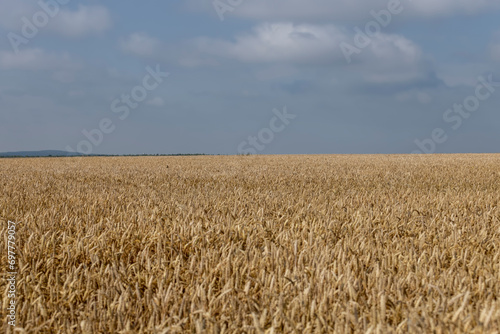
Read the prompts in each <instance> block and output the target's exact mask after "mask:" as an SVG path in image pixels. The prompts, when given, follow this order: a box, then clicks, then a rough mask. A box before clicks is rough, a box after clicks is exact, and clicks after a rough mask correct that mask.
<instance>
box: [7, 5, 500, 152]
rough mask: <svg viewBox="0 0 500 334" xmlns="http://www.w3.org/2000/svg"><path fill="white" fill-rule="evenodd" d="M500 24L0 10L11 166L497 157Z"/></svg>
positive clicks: (463, 19) (162, 8)
mask: <svg viewBox="0 0 500 334" xmlns="http://www.w3.org/2000/svg"><path fill="white" fill-rule="evenodd" d="M499 14H500V3H499V2H498V1H493V0H481V1H478V0H420V1H410V0H400V1H398V0H359V1H347V0H251V1H250V0H220V1H219V0H216V1H213V0H207V1H205V0H184V1H175V2H174V1H170V2H168V1H144V2H141V3H140V4H139V2H137V1H126V0H125V1H107V2H102V1H92V0H90V1H77V0H73V1H71V0H41V1H22V0H0V36H1V37H0V151H1V152H4V151H20V150H43V149H58V150H75V151H80V152H83V153H104V154H124V153H125V154H138V153H214V154H239V153H259V154H287V153H292V154H304V153H305V154H308V153H412V152H413V153H419V152H422V153H454V152H499V151H500V149H499V148H500V134H499V127H500V108H499V107H500V85H499V84H498V83H497V82H500V20H499ZM33 28H34V30H33ZM370 29H371V30H370ZM167 72H168V75H167V74H166V73H167ZM155 73H156V74H155ZM479 78H482V79H479ZM127 97H128V102H126V101H127V100H126V99H127Z"/></svg>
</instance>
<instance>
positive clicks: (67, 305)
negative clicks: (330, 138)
mask: <svg viewBox="0 0 500 334" xmlns="http://www.w3.org/2000/svg"><path fill="white" fill-rule="evenodd" d="M499 205H500V155H493V154H491V155H488V154H479V155H425V156H418V155H366V156H361V155H360V156H357V155H308V156H305V155H304V156H300V155H297V156H194V157H88V158H87V157H85V158H36V159H1V160H0V224H1V225H0V232H1V235H0V249H1V251H0V266H1V267H0V273H2V274H3V273H4V272H7V271H8V265H7V263H8V257H7V243H8V238H7V237H8V233H7V223H8V220H10V221H13V222H15V223H16V234H15V241H16V247H17V249H16V257H17V258H16V261H17V263H18V269H17V275H16V326H10V325H8V323H7V320H6V319H7V315H8V313H7V312H8V311H7V307H8V306H9V305H8V303H9V299H8V298H7V290H8V283H7V281H6V280H5V279H4V278H3V277H2V279H0V293H1V300H2V309H1V311H0V316H1V318H0V331H2V333H4V332H11V333H14V332H16V333H258V334H260V333H499V329H500V300H499V298H500V209H499ZM2 276H3V275H2Z"/></svg>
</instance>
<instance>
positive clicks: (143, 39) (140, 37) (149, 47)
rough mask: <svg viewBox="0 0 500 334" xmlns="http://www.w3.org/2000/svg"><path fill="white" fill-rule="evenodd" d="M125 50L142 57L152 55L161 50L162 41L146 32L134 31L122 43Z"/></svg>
mask: <svg viewBox="0 0 500 334" xmlns="http://www.w3.org/2000/svg"><path fill="white" fill-rule="evenodd" d="M120 46H121V48H122V50H123V51H125V52H128V53H131V54H135V55H138V56H142V57H150V56H153V55H155V54H156V53H158V52H159V51H160V47H161V42H160V41H159V40H158V39H156V38H153V37H150V36H148V35H147V34H144V33H134V34H132V35H130V36H129V37H127V38H126V39H125V40H123V41H122V42H121V43H120Z"/></svg>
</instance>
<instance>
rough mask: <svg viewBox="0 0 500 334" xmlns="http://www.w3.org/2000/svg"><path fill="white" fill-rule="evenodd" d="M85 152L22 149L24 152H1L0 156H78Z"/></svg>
mask: <svg viewBox="0 0 500 334" xmlns="http://www.w3.org/2000/svg"><path fill="white" fill-rule="evenodd" d="M82 155H83V154H81V153H78V152H75V153H70V152H66V151H57V150H45V151H22V152H5V153H0V157H76V156H82Z"/></svg>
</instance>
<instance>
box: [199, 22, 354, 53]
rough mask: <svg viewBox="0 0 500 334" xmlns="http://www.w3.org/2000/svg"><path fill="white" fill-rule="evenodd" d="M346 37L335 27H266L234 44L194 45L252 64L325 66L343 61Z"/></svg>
mask: <svg viewBox="0 0 500 334" xmlns="http://www.w3.org/2000/svg"><path fill="white" fill-rule="evenodd" d="M346 37H347V36H346V35H345V34H344V33H343V32H341V31H340V30H339V29H338V28H336V27H335V26H333V25H324V26H320V25H305V24H303V25H294V24H292V23H274V24H268V23H265V24H261V25H258V26H257V27H255V28H254V29H253V31H252V33H250V34H244V35H240V36H237V37H236V40H235V41H234V42H229V41H225V40H216V39H209V38H200V39H198V40H196V41H195V42H194V45H195V48H196V49H198V50H199V51H200V52H202V53H205V54H210V55H214V56H222V57H228V58H233V59H236V60H239V61H242V62H249V63H267V62H291V63H318V62H322V63H324V62H331V61H332V60H339V59H341V58H342V59H343V55H342V53H341V52H340V49H339V47H338V45H339V44H340V43H341V42H342V41H344V40H345V39H346Z"/></svg>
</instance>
